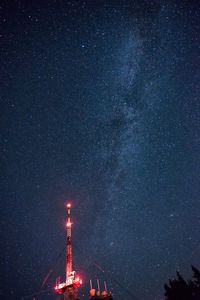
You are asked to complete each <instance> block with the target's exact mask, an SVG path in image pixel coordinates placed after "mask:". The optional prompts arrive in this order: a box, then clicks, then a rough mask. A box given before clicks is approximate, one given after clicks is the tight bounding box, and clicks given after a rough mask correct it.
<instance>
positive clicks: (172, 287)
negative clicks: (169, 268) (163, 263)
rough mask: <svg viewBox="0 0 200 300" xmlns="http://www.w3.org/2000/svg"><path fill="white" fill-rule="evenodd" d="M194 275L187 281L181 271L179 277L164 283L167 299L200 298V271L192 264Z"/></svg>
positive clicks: (189, 299)
mask: <svg viewBox="0 0 200 300" xmlns="http://www.w3.org/2000/svg"><path fill="white" fill-rule="evenodd" d="M192 271H193V276H192V279H191V280H188V281H186V280H185V279H184V278H183V277H182V276H181V275H180V273H179V272H177V278H175V279H172V280H171V279H170V280H169V283H168V284H165V285H164V288H165V299H166V300H200V271H199V270H198V269H197V268H195V267H194V266H192Z"/></svg>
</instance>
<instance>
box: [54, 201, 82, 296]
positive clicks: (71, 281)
mask: <svg viewBox="0 0 200 300" xmlns="http://www.w3.org/2000/svg"><path fill="white" fill-rule="evenodd" d="M70 211H71V204H70V203H68V204H67V223H66V231H67V244H66V270H65V271H66V279H65V281H64V282H62V283H60V277H59V278H57V280H56V286H55V292H56V293H57V294H60V295H62V297H61V299H64V300H76V299H78V298H77V297H78V288H79V287H80V285H81V284H82V280H81V279H80V277H79V276H77V275H76V273H75V271H72V241H71V235H72V223H71V219H70Z"/></svg>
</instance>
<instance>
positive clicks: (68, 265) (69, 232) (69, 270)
mask: <svg viewBox="0 0 200 300" xmlns="http://www.w3.org/2000/svg"><path fill="white" fill-rule="evenodd" d="M70 210H71V204H70V203H68V204H67V224H66V228H67V245H66V282H68V280H69V277H70V274H71V273H72V241H71V236H72V229H71V226H72V223H71V220H70Z"/></svg>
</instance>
